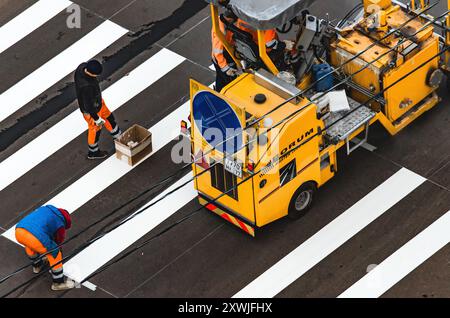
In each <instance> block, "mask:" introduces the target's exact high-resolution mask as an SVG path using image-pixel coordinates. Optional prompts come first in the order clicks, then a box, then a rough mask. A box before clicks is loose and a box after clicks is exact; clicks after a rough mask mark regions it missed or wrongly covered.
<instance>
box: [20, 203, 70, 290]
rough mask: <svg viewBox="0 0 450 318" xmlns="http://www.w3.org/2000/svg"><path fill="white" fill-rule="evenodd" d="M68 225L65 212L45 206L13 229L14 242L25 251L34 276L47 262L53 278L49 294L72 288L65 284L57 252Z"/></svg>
mask: <svg viewBox="0 0 450 318" xmlns="http://www.w3.org/2000/svg"><path fill="white" fill-rule="evenodd" d="M71 225H72V220H71V218H70V214H69V213H68V212H67V211H66V210H64V209H58V208H56V207H54V206H52V205H46V206H42V207H40V208H38V209H36V210H35V211H33V212H31V213H30V214H29V215H27V216H26V217H25V218H23V219H22V220H21V221H20V222H19V223H18V224H17V226H16V230H15V235H16V240H17V242H19V243H20V244H22V245H23V246H24V247H25V252H26V253H27V255H28V258H29V259H30V260H31V262H32V265H33V272H34V273H35V274H39V273H40V272H41V271H42V270H43V269H44V260H46V261H48V263H49V265H50V268H51V273H52V277H53V283H52V286H51V288H52V290H65V289H71V288H74V287H75V283H74V282H73V281H71V280H64V271H63V264H62V252H61V249H60V245H61V244H62V243H63V242H64V239H65V236H66V230H68V229H70V227H71Z"/></svg>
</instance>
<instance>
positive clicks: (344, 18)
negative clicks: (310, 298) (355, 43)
mask: <svg viewBox="0 0 450 318" xmlns="http://www.w3.org/2000/svg"><path fill="white" fill-rule="evenodd" d="M363 7H364V5H363V4H362V3H361V2H360V3H358V4H357V5H356V6H354V7H353V9H351V10H350V11H349V12H348V13H347V14H346V15H345V16H344V17H343V18H342V20H341V21H340V22H339V23H338V25H337V27H338V28H342V27H343V26H344V25H345V23H347V21H348V19H350V18H351V17H352V15H354V14H355V13H356V12H357V11H358V10H361V9H362V8H363Z"/></svg>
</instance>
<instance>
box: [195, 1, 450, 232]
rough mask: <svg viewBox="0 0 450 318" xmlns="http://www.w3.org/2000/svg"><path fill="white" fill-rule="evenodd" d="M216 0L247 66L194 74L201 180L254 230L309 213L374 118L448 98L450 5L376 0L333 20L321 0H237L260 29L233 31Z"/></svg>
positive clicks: (199, 184)
mask: <svg viewBox="0 0 450 318" xmlns="http://www.w3.org/2000/svg"><path fill="white" fill-rule="evenodd" d="M208 2H210V6H211V18H212V27H213V29H214V30H215V32H216V33H217V34H219V36H220V38H221V41H222V42H223V44H224V46H225V48H226V50H227V51H228V52H229V53H230V55H231V56H232V57H233V59H234V60H235V62H236V64H237V65H238V66H239V69H240V70H241V75H239V76H238V77H237V78H236V79H235V80H233V81H232V82H231V83H229V84H228V85H227V86H226V87H225V88H223V90H222V91H221V92H216V91H214V90H212V89H210V88H209V87H208V86H205V85H203V84H201V83H199V82H197V81H195V80H191V83H190V87H191V116H190V126H191V127H190V129H189V132H190V133H189V138H190V140H191V149H192V157H193V159H194V163H193V164H192V169H193V173H194V176H195V188H196V190H197V191H198V194H199V200H200V203H201V204H202V205H204V206H205V207H206V208H207V209H208V210H210V211H212V212H214V213H216V214H218V215H219V216H221V217H222V218H224V219H225V220H227V221H228V222H230V223H232V224H234V225H236V226H237V227H239V228H241V229H242V230H244V231H245V232H246V233H248V234H250V235H252V236H255V230H256V229H257V228H261V227H263V226H264V225H266V224H268V223H271V222H273V221H275V220H278V219H280V218H283V217H285V216H289V217H291V218H293V219H297V218H299V217H301V216H302V215H304V214H305V213H306V212H307V211H308V210H309V209H310V208H311V207H312V204H313V202H314V200H315V198H316V194H317V190H318V189H319V188H320V187H322V186H323V185H324V184H325V183H326V182H327V181H328V180H330V179H331V178H333V176H334V175H335V174H336V173H337V171H338V162H337V155H336V154H337V151H338V150H339V149H341V148H342V149H343V151H346V152H347V154H350V153H351V152H352V151H353V150H355V149H356V148H358V147H359V146H361V145H362V144H363V143H365V142H366V141H367V137H368V134H369V127H370V126H371V125H372V124H373V123H375V122H377V121H378V122H380V123H381V124H382V125H383V126H384V127H385V128H386V129H387V131H388V132H389V133H390V134H392V135H395V134H396V133H397V132H399V131H400V130H402V129H403V128H404V127H406V126H407V125H409V124H411V123H412V122H413V121H414V120H415V119H416V118H417V117H419V116H420V115H422V114H423V113H424V112H426V111H428V110H430V109H431V108H433V107H434V106H436V105H437V104H438V103H439V100H440V99H439V96H438V95H437V89H438V87H439V85H440V83H441V81H442V80H443V79H444V76H445V74H446V73H447V71H448V67H449V66H450V64H449V56H448V45H449V44H450V38H449V32H448V31H449V16H448V11H447V12H445V13H443V14H442V15H441V16H439V17H431V16H430V15H429V14H428V12H429V10H430V9H431V7H433V6H435V4H430V3H429V2H428V1H413V2H412V3H411V4H410V5H403V4H402V3H399V2H394V1H391V0H364V1H362V3H361V4H360V5H359V9H360V10H353V11H354V12H353V13H354V14H353V16H352V17H350V16H348V17H346V20H345V21H344V20H343V21H341V22H340V23H339V24H338V25H332V23H331V22H329V21H327V20H326V19H319V18H318V17H315V16H313V15H310V14H309V12H308V11H307V9H308V7H309V6H310V5H311V4H312V3H313V2H314V1H312V0H306V1H305V0H278V1H271V0H230V1H225V5H226V6H227V8H228V10H232V11H233V12H234V14H235V15H236V16H237V17H238V18H239V19H242V20H243V21H245V22H246V23H247V24H248V25H250V26H251V27H252V28H254V30H255V32H256V33H257V37H258V40H259V41H258V43H249V39H250V38H251V37H249V36H248V35H246V34H242V32H245V31H242V30H238V29H237V28H235V27H233V26H232V25H227V27H228V29H230V30H232V31H233V32H234V33H235V34H233V42H232V43H228V42H227V41H226V39H225V36H224V35H223V33H222V32H220V29H219V24H220V21H222V22H224V23H226V21H225V20H224V19H223V16H222V14H221V13H220V12H221V11H223V10H224V9H223V8H222V7H221V5H223V4H224V1H218V0H210V1H208ZM449 6H450V1H449ZM444 19H446V23H444V22H442V21H443V20H444ZM294 27H296V28H297V29H298V30H297V31H296V32H295V33H294V32H293V31H292V30H294ZM274 28H277V29H278V30H279V32H286V30H291V34H292V39H293V41H292V42H291V44H293V45H291V46H292V48H290V49H289V50H288V49H286V50H285V60H286V61H287V62H286V63H285V64H286V69H284V70H280V69H278V68H277V66H275V65H277V64H279V63H276V62H277V61H273V60H271V58H270V57H269V55H268V53H267V50H266V47H265V45H264V41H263V39H264V34H265V32H266V31H265V30H272V29H274ZM438 29H442V30H443V34H444V36H442V35H440V34H438V32H437V30H438ZM294 31H295V30H294ZM287 36H289V35H286V37H287ZM286 43H288V42H286ZM255 57H256V58H255ZM293 57H295V59H294V58H293ZM294 60H295V62H293V61H294ZM321 67H323V68H324V69H325V73H324V72H323V69H322V73H321V72H320V71H321ZM319 84H320V85H319ZM324 86H325V88H326V89H324V88H323V87H324Z"/></svg>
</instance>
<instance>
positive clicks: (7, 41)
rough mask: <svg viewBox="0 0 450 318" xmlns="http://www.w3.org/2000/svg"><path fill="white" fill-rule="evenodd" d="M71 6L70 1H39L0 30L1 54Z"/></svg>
mask: <svg viewBox="0 0 450 318" xmlns="http://www.w3.org/2000/svg"><path fill="white" fill-rule="evenodd" d="M70 5H72V2H71V1H68V0H58V1H55V0H39V1H38V2H36V3H35V4H33V5H32V6H31V7H29V8H28V9H26V10H25V11H23V12H22V13H21V14H19V15H18V16H16V17H15V18H13V19H12V20H10V21H9V22H7V23H6V24H5V25H3V26H2V27H1V28H0V53H2V52H3V51H5V50H6V49H8V48H9V47H11V46H12V45H14V44H15V43H17V42H19V41H20V40H21V39H23V38H24V37H26V36H27V35H28V34H30V33H31V32H33V31H34V30H35V29H37V28H39V27H40V26H41V25H43V24H44V23H46V22H47V21H48V20H50V19H51V18H53V17H54V16H55V15H57V14H58V13H59V12H61V11H62V10H64V9H65V8H67V7H68V6H70Z"/></svg>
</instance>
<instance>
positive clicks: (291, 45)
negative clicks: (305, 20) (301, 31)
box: [283, 40, 295, 51]
mask: <svg viewBox="0 0 450 318" xmlns="http://www.w3.org/2000/svg"><path fill="white" fill-rule="evenodd" d="M283 42H284V44H286V50H288V51H292V50H293V49H294V45H295V42H294V41H290V40H284V41H283Z"/></svg>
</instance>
